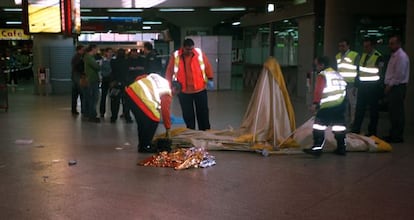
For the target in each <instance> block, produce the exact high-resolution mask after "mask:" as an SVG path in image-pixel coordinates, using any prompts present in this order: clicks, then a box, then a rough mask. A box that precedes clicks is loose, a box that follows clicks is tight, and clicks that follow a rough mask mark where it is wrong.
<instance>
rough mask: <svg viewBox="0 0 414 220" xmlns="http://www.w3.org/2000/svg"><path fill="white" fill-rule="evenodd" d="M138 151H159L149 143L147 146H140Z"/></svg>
mask: <svg viewBox="0 0 414 220" xmlns="http://www.w3.org/2000/svg"><path fill="white" fill-rule="evenodd" d="M138 152H139V153H157V148H156V147H154V146H152V145H148V146H145V147H140V146H138Z"/></svg>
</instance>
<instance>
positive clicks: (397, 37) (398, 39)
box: [390, 34, 402, 44]
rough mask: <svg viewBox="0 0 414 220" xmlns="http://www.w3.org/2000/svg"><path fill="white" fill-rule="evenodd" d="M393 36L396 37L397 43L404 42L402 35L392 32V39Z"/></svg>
mask: <svg viewBox="0 0 414 220" xmlns="http://www.w3.org/2000/svg"><path fill="white" fill-rule="evenodd" d="M393 37H395V39H397V43H400V44H401V43H402V42H401V35H399V34H392V35H391V36H390V39H391V38H393Z"/></svg>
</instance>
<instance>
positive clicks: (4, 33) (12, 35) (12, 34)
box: [0, 29, 30, 40]
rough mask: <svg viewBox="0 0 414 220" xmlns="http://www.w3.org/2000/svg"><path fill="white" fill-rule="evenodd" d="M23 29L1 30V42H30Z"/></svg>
mask: <svg viewBox="0 0 414 220" xmlns="http://www.w3.org/2000/svg"><path fill="white" fill-rule="evenodd" d="M29 39H30V36H29V35H26V34H24V31H23V29H0V40H29Z"/></svg>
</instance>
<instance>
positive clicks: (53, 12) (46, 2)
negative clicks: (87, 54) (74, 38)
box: [23, 0, 81, 35]
mask: <svg viewBox="0 0 414 220" xmlns="http://www.w3.org/2000/svg"><path fill="white" fill-rule="evenodd" d="M80 25H81V20H80V0H23V27H24V29H25V33H31V34H35V33H57V34H66V35H72V34H73V33H80V29H81V27H80Z"/></svg>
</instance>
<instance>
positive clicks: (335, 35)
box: [323, 0, 354, 59]
mask: <svg viewBox="0 0 414 220" xmlns="http://www.w3.org/2000/svg"><path fill="white" fill-rule="evenodd" d="M350 7H352V4H350V2H349V1H343V0H329V1H325V30H324V51H323V52H324V55H326V56H328V57H330V58H331V59H334V57H335V54H336V53H337V52H338V42H339V41H340V40H341V39H343V38H346V39H348V40H349V41H351V42H352V40H353V39H354V34H353V30H354V24H353V23H354V21H353V19H352V17H353V16H352V14H351V11H352V8H350ZM351 48H352V45H351Z"/></svg>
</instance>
